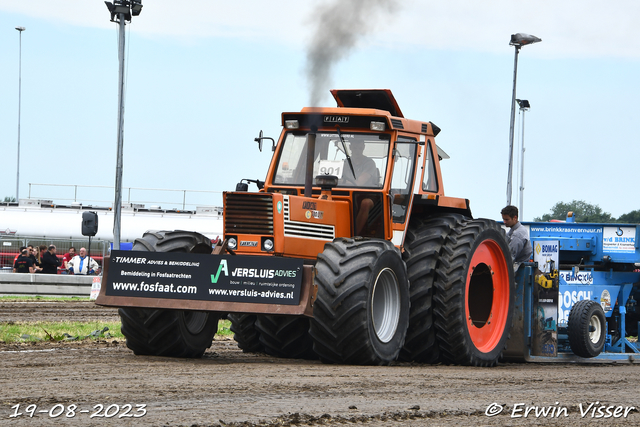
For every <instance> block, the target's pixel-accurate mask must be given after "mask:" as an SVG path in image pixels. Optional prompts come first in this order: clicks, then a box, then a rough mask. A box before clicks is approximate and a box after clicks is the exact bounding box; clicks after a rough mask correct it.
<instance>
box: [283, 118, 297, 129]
mask: <svg viewBox="0 0 640 427" xmlns="http://www.w3.org/2000/svg"><path fill="white" fill-rule="evenodd" d="M284 127H286V128H287V129H298V128H299V127H300V123H299V122H298V121H297V120H285V121H284Z"/></svg>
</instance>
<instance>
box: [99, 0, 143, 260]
mask: <svg viewBox="0 0 640 427" xmlns="http://www.w3.org/2000/svg"><path fill="white" fill-rule="evenodd" d="M104 3H105V4H106V5H107V9H109V12H111V22H116V23H117V24H118V63H119V66H118V151H117V154H116V186H115V193H116V194H115V201H114V202H113V249H116V250H119V249H120V234H121V232H120V230H121V224H122V222H121V218H122V150H123V145H124V44H125V40H124V35H125V32H124V26H125V21H129V22H131V16H138V15H140V11H141V10H142V0H130V1H128V0H115V1H114V2H113V3H112V2H108V1H105V2H104ZM114 18H117V20H114Z"/></svg>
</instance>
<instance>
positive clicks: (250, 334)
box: [227, 313, 264, 353]
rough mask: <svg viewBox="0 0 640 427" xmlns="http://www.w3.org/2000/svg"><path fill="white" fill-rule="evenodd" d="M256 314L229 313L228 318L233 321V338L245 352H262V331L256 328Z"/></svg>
mask: <svg viewBox="0 0 640 427" xmlns="http://www.w3.org/2000/svg"><path fill="white" fill-rule="evenodd" d="M256 318H257V316H256V315H255V314H245V313H229V315H228V316H227V319H229V321H231V328H230V329H231V332H233V339H234V340H236V342H237V343H238V347H239V348H240V349H241V350H242V351H243V352H244V353H261V352H264V347H263V345H262V344H261V343H260V332H258V330H257V329H256V325H255V323H256Z"/></svg>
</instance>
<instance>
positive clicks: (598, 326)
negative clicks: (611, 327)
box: [567, 300, 607, 358]
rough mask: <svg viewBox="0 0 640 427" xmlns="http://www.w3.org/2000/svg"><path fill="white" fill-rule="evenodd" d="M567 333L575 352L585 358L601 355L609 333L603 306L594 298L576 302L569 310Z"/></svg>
mask: <svg viewBox="0 0 640 427" xmlns="http://www.w3.org/2000/svg"><path fill="white" fill-rule="evenodd" d="M591 328H593V331H592V330H591ZM567 334H568V335H569V345H570V346H571V351H573V352H574V354H576V355H578V356H580V357H585V358H589V357H596V356H597V355H599V354H600V353H601V352H602V349H603V348H604V341H605V338H606V334H607V321H606V317H605V314H604V310H603V309H602V306H601V305H600V304H598V303H597V302H595V301H592V300H581V301H578V302H576V303H575V304H574V305H573V307H572V308H571V311H570V312H569V322H568V324H567Z"/></svg>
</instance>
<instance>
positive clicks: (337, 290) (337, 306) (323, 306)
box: [310, 238, 409, 365]
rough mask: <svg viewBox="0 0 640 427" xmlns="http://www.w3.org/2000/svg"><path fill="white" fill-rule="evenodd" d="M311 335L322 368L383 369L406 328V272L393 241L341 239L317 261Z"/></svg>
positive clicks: (397, 350)
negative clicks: (326, 365) (329, 365)
mask: <svg viewBox="0 0 640 427" xmlns="http://www.w3.org/2000/svg"><path fill="white" fill-rule="evenodd" d="M315 280H316V285H317V286H318V293H317V297H316V301H315V302H314V306H313V318H312V319H311V328H310V333H311V336H312V337H313V341H314V344H313V349H314V351H315V352H316V354H317V355H318V356H319V357H320V360H322V361H323V362H325V363H346V364H354V365H387V364H389V363H391V362H392V361H394V360H396V358H397V357H398V354H399V353H400V349H401V348H402V346H403V345H404V340H405V336H406V332H407V327H408V325H409V286H408V280H407V275H406V267H405V264H404V262H403V261H402V258H401V256H400V253H399V251H398V250H397V249H396V248H395V247H394V246H393V244H392V243H391V242H387V241H385V240H378V239H371V240H366V239H361V238H356V239H346V238H339V239H336V240H334V241H333V242H332V243H327V244H326V245H325V247H324V251H323V252H322V253H321V254H319V255H318V260H317V262H316V279H315Z"/></svg>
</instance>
